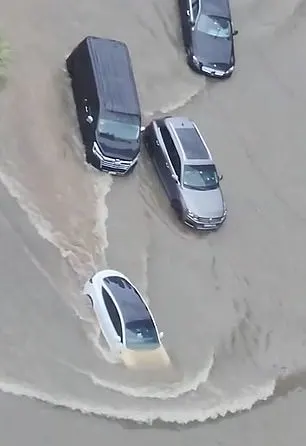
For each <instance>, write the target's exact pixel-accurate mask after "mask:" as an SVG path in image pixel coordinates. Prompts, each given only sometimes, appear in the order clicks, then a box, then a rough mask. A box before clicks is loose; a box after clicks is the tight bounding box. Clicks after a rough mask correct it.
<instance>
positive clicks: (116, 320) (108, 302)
mask: <svg viewBox="0 0 306 446" xmlns="http://www.w3.org/2000/svg"><path fill="white" fill-rule="evenodd" d="M102 295H103V299H104V303H105V306H106V308H107V311H108V314H109V317H110V318H111V321H112V323H113V326H114V327H115V330H116V332H117V334H118V336H120V339H121V341H122V327H121V320H120V316H119V313H118V311H117V308H116V305H115V304H114V302H113V299H112V298H111V297H110V295H109V294H108V292H107V291H106V290H105V288H103V287H102Z"/></svg>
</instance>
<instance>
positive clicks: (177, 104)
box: [143, 81, 204, 118]
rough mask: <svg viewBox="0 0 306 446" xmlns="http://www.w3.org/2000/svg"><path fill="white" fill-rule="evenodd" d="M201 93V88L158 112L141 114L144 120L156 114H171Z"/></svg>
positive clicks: (164, 106)
mask: <svg viewBox="0 0 306 446" xmlns="http://www.w3.org/2000/svg"><path fill="white" fill-rule="evenodd" d="M203 82H204V81H203ZM201 91H203V86H201V87H197V88H195V89H193V90H191V91H190V92H189V93H188V94H187V95H185V96H183V97H181V98H180V99H178V100H176V101H175V102H169V103H168V104H165V105H163V106H162V107H161V108H160V110H159V111H145V112H144V113H143V114H144V116H145V117H146V118H152V117H153V116H155V115H156V114H157V113H163V114H165V113H173V112H175V111H176V110H179V109H180V108H183V107H184V106H185V105H186V104H188V102H190V101H192V99H194V98H195V97H196V96H198V94H199V93H201Z"/></svg>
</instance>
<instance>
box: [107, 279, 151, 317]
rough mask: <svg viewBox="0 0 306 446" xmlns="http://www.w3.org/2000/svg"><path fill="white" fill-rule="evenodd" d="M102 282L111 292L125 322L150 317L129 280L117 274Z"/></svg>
mask: <svg viewBox="0 0 306 446" xmlns="http://www.w3.org/2000/svg"><path fill="white" fill-rule="evenodd" d="M104 282H105V283H106V285H107V286H108V288H109V290H110V291H111V293H112V294H113V296H114V298H115V300H116V302H117V304H118V306H119V308H120V311H121V314H122V317H123V320H124V322H125V324H127V323H129V322H133V321H137V320H144V319H150V320H151V319H152V318H151V315H150V313H149V311H148V309H147V307H146V305H145V304H144V302H143V301H142V299H141V297H140V296H139V295H138V293H137V291H136V290H135V288H134V287H133V286H131V284H130V283H129V282H127V281H126V280H125V279H123V278H122V277H118V276H109V277H106V278H105V279H104Z"/></svg>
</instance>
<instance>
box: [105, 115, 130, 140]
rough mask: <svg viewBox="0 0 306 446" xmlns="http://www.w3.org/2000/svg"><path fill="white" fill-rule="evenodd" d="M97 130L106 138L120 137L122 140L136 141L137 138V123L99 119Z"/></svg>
mask: <svg viewBox="0 0 306 446" xmlns="http://www.w3.org/2000/svg"><path fill="white" fill-rule="evenodd" d="M98 132H99V134H100V135H101V136H103V137H104V138H108V139H120V140H122V141H137V140H138V138H139V125H135V124H132V123H127V122H122V121H119V120H118V121H115V120H111V119H100V120H99V123H98Z"/></svg>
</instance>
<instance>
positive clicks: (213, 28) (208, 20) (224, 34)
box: [197, 14, 232, 39]
mask: <svg viewBox="0 0 306 446" xmlns="http://www.w3.org/2000/svg"><path fill="white" fill-rule="evenodd" d="M197 30H198V31H200V32H203V33H205V34H208V35H209V36H212V37H220V38H223V39H228V38H229V37H230V36H231V34H232V28H231V22H230V20H228V19H225V18H223V17H216V16H209V15H206V14H201V15H200V17H199V19H198V22H197Z"/></svg>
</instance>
